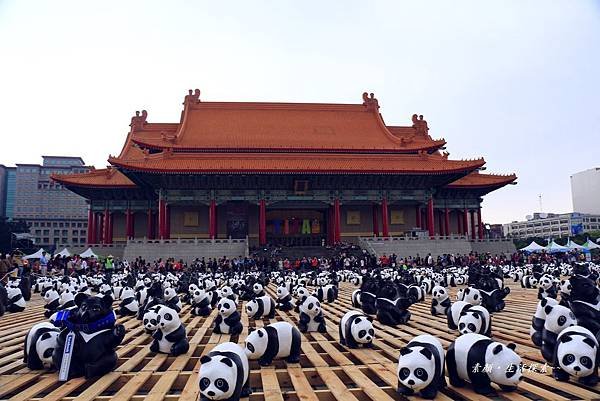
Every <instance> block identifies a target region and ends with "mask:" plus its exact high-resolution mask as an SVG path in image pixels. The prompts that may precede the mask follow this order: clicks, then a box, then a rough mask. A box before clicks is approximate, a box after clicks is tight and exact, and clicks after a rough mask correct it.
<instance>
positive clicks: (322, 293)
mask: <svg viewBox="0 0 600 401" xmlns="http://www.w3.org/2000/svg"><path fill="white" fill-rule="evenodd" d="M313 295H314V296H315V297H317V299H318V300H319V302H325V303H332V302H333V301H335V300H336V299H337V298H338V289H337V287H336V286H335V285H333V284H327V285H324V286H322V287H319V288H317V289H316V291H315V292H314V293H313Z"/></svg>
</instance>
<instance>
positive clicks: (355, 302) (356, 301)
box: [352, 290, 362, 309]
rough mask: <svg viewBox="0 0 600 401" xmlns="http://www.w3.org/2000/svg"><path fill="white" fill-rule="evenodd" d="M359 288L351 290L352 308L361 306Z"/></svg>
mask: <svg viewBox="0 0 600 401" xmlns="http://www.w3.org/2000/svg"><path fill="white" fill-rule="evenodd" d="M361 292H362V291H361V290H354V291H352V307H353V308H359V309H360V308H362V302H360V293H361Z"/></svg>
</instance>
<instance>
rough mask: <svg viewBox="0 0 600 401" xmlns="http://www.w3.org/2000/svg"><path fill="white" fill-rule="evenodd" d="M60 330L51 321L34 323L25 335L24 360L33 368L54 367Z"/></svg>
mask: <svg viewBox="0 0 600 401" xmlns="http://www.w3.org/2000/svg"><path fill="white" fill-rule="evenodd" d="M59 332H60V330H59V329H58V328H57V327H55V326H54V325H53V324H52V323H50V322H41V323H37V324H35V325H33V326H32V327H31V329H29V331H28V332H27V335H26V336H25V345H24V347H23V362H24V363H26V364H27V367H28V368H29V369H31V370H41V369H49V368H51V367H52V354H53V352H54V348H56V342H57V339H58V334H59Z"/></svg>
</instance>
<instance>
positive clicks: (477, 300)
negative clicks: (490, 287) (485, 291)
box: [462, 287, 483, 305]
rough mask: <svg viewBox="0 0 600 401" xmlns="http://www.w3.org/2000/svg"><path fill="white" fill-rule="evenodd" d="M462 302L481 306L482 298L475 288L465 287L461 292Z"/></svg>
mask: <svg viewBox="0 0 600 401" xmlns="http://www.w3.org/2000/svg"><path fill="white" fill-rule="evenodd" d="M462 300H463V301H465V302H468V303H470V304H471V305H481V301H482V300H483V298H482V297H481V292H480V291H479V290H478V289H477V288H473V287H467V288H465V290H464V291H463V299H462Z"/></svg>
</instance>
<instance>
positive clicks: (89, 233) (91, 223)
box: [87, 205, 94, 245]
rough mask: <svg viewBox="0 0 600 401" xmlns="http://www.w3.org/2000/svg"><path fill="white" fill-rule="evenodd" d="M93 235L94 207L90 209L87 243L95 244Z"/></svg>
mask: <svg viewBox="0 0 600 401" xmlns="http://www.w3.org/2000/svg"><path fill="white" fill-rule="evenodd" d="M93 233H94V212H92V206H91V205H90V208H89V209H88V223H87V243H88V245H89V244H92V243H93V239H92V238H93Z"/></svg>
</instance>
